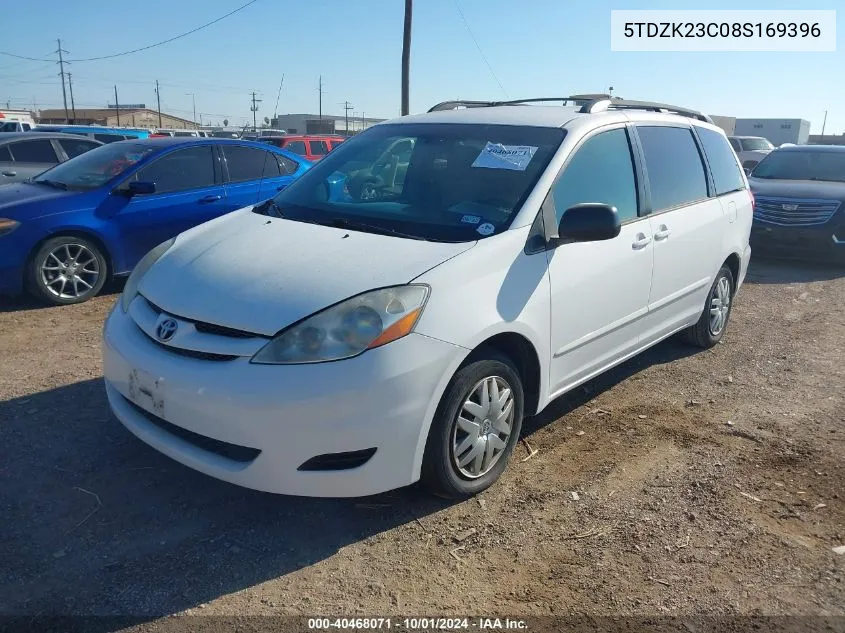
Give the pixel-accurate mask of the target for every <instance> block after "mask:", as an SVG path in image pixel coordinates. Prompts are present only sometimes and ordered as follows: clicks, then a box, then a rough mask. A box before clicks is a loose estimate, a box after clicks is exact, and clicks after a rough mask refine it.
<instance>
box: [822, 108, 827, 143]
mask: <svg viewBox="0 0 845 633" xmlns="http://www.w3.org/2000/svg"><path fill="white" fill-rule="evenodd" d="M826 125H827V110H825V111H824V121H822V136H824V128H825V126H826ZM822 140H824V139H822Z"/></svg>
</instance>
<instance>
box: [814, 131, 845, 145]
mask: <svg viewBox="0 0 845 633" xmlns="http://www.w3.org/2000/svg"><path fill="white" fill-rule="evenodd" d="M809 143H810V145H845V133H842V134H824V135H822V134H810V140H809Z"/></svg>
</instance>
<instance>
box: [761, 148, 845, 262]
mask: <svg viewBox="0 0 845 633" xmlns="http://www.w3.org/2000/svg"><path fill="white" fill-rule="evenodd" d="M748 179H749V182H750V183H751V190H752V191H753V192H754V196H755V198H756V200H757V204H756V209H755V213H754V226H753V228H752V231H751V243H752V245H753V247H754V248H755V249H757V250H758V252H759V253H762V254H765V255H770V256H776V257H783V258H800V259H814V260H826V261H831V262H839V263H842V264H845V146H841V145H793V146H791V147H780V148H778V149H777V150H775V151H773V152H771V153H770V154H769V155H768V156H766V158H764V159H763V160H761V161H760V163H759V164H758V165H757V166H756V167H755V168H754V170H753V171H752V172H751V174H750V176H749V177H748Z"/></svg>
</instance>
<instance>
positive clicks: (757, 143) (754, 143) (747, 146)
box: [739, 138, 775, 152]
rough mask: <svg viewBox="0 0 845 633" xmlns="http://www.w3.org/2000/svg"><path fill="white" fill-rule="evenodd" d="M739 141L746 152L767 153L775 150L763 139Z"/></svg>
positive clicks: (743, 139)
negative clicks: (761, 151)
mask: <svg viewBox="0 0 845 633" xmlns="http://www.w3.org/2000/svg"><path fill="white" fill-rule="evenodd" d="M739 141H740V143H742V149H743V150H745V151H746V152H755V151H760V150H763V151H768V150H772V149H774V148H775V146H774V145H772V144H771V143H769V141H767V140H766V139H764V138H741V139H739Z"/></svg>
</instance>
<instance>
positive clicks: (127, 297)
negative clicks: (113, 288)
mask: <svg viewBox="0 0 845 633" xmlns="http://www.w3.org/2000/svg"><path fill="white" fill-rule="evenodd" d="M175 241H176V238H175V237H174V238H173V239H171V240H167V241H166V242H162V243H161V244H159V245H158V246H156V247H155V248H154V249H153V250H151V251H150V252H149V253H147V254H146V255H144V256H143V257H142V258H141V261H140V262H138V265H137V266H135V268H134V269H133V270H132V274H131V275H129V279H127V280H126V285H125V286H124V287H123V294H122V295H120V305H121V307H122V308H123V311H124V312H128V311H129V304H130V303H132V300H133V299H134V298H135V295H137V294H138V284H140V283H141V279H142V278H143V277H144V275H146V274H147V271H148V270H149V269H150V268H152V266H153V264H155V263H156V262H157V261H158V260H159V259H160V258H161V256H162V255H164V254H165V253H166V252H167V249H169V248H170V247H171V246H173V242H175Z"/></svg>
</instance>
